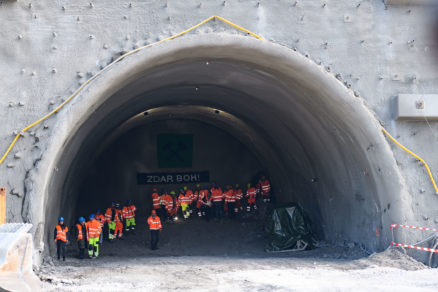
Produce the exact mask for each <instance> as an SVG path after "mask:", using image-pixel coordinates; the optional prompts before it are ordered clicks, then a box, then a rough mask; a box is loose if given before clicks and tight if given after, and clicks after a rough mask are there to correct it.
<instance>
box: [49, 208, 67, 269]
mask: <svg viewBox="0 0 438 292" xmlns="http://www.w3.org/2000/svg"><path fill="white" fill-rule="evenodd" d="M67 235H68V227H67V225H65V224H64V218H63V217H59V220H58V225H56V227H55V231H54V235H53V236H54V239H55V242H56V253H57V254H58V260H60V259H61V253H62V260H63V261H65V245H66V244H67V242H68V240H67V238H68V237H67Z"/></svg>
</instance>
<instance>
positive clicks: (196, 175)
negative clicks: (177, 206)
mask: <svg viewBox="0 0 438 292" xmlns="http://www.w3.org/2000/svg"><path fill="white" fill-rule="evenodd" d="M209 181H210V173H209V172H208V171H198V172H182V173H138V174H137V184H139V185H157V184H183V183H201V182H209Z"/></svg>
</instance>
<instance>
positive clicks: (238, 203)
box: [234, 184, 243, 213]
mask: <svg viewBox="0 0 438 292" xmlns="http://www.w3.org/2000/svg"><path fill="white" fill-rule="evenodd" d="M235 193H236V205H235V208H234V211H235V212H236V213H238V212H239V210H243V206H242V199H243V192H242V189H241V188H240V186H239V184H236V188H235Z"/></svg>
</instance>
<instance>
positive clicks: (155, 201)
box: [152, 193, 160, 209]
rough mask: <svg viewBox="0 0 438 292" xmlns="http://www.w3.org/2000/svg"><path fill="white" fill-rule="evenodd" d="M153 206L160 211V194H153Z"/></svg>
mask: <svg viewBox="0 0 438 292" xmlns="http://www.w3.org/2000/svg"><path fill="white" fill-rule="evenodd" d="M152 205H153V206H154V209H160V196H159V195H158V193H153V194H152Z"/></svg>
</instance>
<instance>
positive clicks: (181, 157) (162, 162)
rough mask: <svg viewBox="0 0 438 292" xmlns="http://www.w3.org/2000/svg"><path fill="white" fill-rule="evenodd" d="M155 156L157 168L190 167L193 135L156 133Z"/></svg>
mask: <svg viewBox="0 0 438 292" xmlns="http://www.w3.org/2000/svg"><path fill="white" fill-rule="evenodd" d="M157 156H158V167H159V168H191V167H192V156H193V135H192V134H158V136H157Z"/></svg>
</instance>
